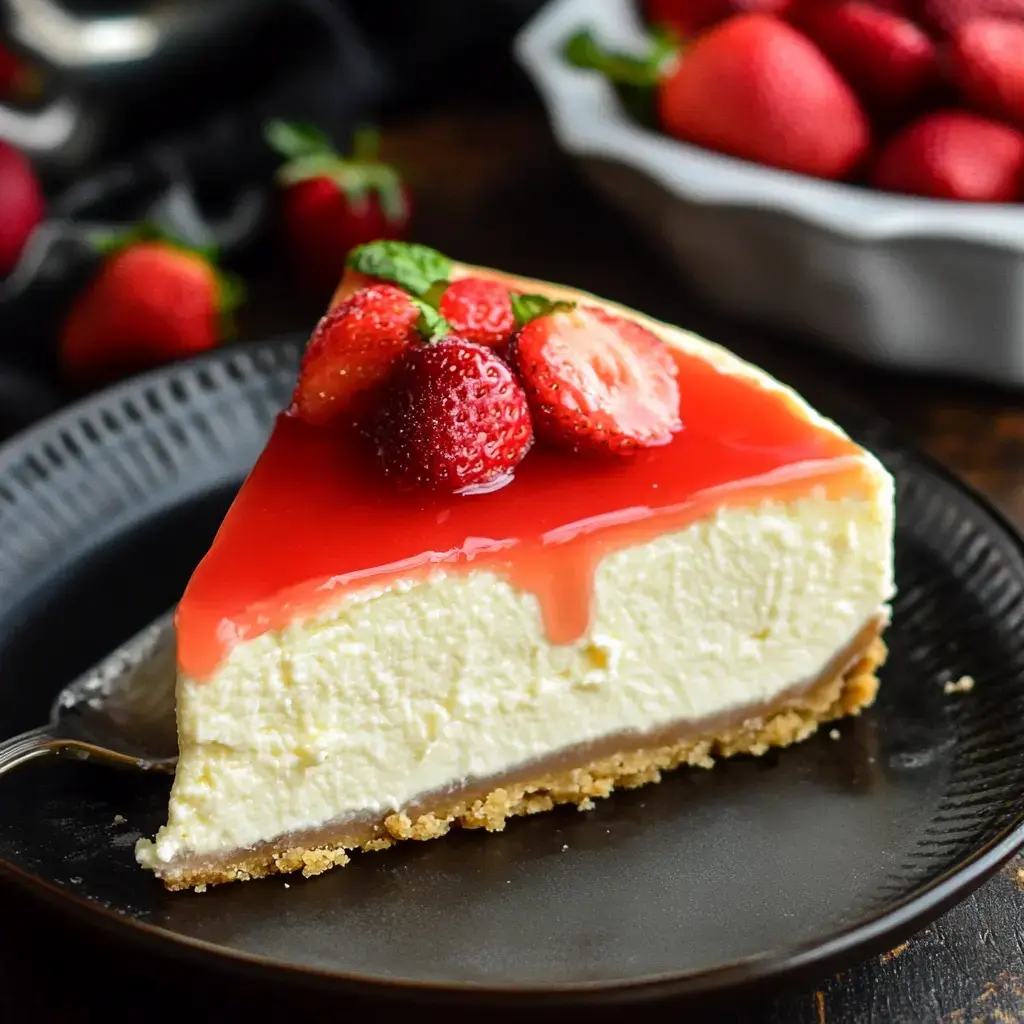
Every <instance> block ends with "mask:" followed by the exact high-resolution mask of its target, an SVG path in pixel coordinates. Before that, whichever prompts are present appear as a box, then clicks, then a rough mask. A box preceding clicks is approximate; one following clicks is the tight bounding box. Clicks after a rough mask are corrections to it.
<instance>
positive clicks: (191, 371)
mask: <svg viewBox="0 0 1024 1024" xmlns="http://www.w3.org/2000/svg"><path fill="white" fill-rule="evenodd" d="M297 353H298V347H297V345H296V344H295V343H294V342H291V343H289V342H273V343H266V344H262V345H255V346H251V347H248V348H235V349H230V350H226V351H223V352H220V353H217V354H215V355H213V356H212V358H206V359H203V360H200V361H198V362H195V363H192V364H190V365H180V366H176V367H173V368H171V369H168V370H166V371H163V372H159V373H156V374H154V375H151V376H148V377H144V378H141V379H139V380H136V381H132V382H129V383H127V384H126V385H123V386H121V387H118V388H116V389H114V390H112V391H109V392H107V393H105V394H103V395H101V396H99V397H98V398H96V399H94V400H91V401H89V402H87V403H85V404H83V405H79V406H77V407H75V408H73V409H71V410H70V411H68V412H66V413H65V414H63V415H61V416H59V417H58V418H56V419H54V420H51V421H50V422H48V423H46V424H44V425H43V426H41V427H39V428H37V429H35V430H32V431H31V432H29V433H27V434H25V435H23V436H22V437H21V438H19V439H18V440H17V441H16V442H14V443H13V444H11V445H9V446H8V447H6V448H5V449H3V450H0V735H2V734H8V733H14V732H17V731H19V730H21V729H24V728H28V727H30V726H33V725H36V724H40V723H41V722H42V721H43V720H44V719H45V717H46V711H47V707H48V705H49V703H50V700H51V698H52V696H53V694H54V693H55V691H56V690H57V689H59V687H60V686H61V685H62V684H64V683H65V682H66V681H68V680H69V679H71V678H72V677H74V676H75V675H77V674H78V673H79V672H80V671H81V670H83V669H85V668H86V667H88V666H89V665H90V664H91V663H92V662H94V661H95V660H97V659H98V658H100V657H101V656H102V655H103V654H104V653H105V652H106V651H107V650H108V649H110V648H111V647H113V646H115V645H116V644H118V643H119V642H121V641H122V640H124V639H125V638H126V637H128V636H130V635H131V634H132V633H134V632H135V631H136V630H137V629H138V628H139V627H141V626H142V625H144V624H145V623H146V622H147V621H149V620H150V619H151V618H153V617H154V616H156V615H157V614H158V613H160V612H161V611H163V610H164V609H165V608H167V607H168V606H169V605H171V604H172V603H173V602H174V600H175V599H176V597H177V595H178V594H179V593H180V591H181V589H182V587H183V585H184V584H185V582H186V580H187V578H188V576H189V573H190V571H191V570H192V568H193V566H194V565H195V563H196V561H197V560H198V559H199V558H200V556H201V555H202V554H203V552H204V551H205V548H206V546H207V544H208V543H209V541H210V538H211V537H212V535H213V532H214V530H215V528H216V526H217V524H218V522H219V520H220V517H221V516H222V514H223V513H224V510H225V509H226V508H227V505H228V502H229V501H230V499H231V496H232V494H233V493H234V491H235V489H236V488H237V486H238V483H239V480H240V479H241V477H242V475H243V473H244V472H245V470H246V469H247V468H248V466H249V465H250V464H251V463H252V461H253V460H254V458H255V456H256V454H257V453H258V451H259V449H260V447H261V445H262V443H263V441H264V439H265V437H266V435H267V432H268V430H269V426H270V422H271V418H272V415H273V413H274V412H275V410H276V409H278V408H279V407H280V406H281V404H282V403H283V402H284V401H285V399H286V396H287V394H288V391H289V388H290V385H291V381H292V379H293V374H294V368H295V364H296V358H297ZM829 411H832V410H831V409H830V410H829ZM841 418H842V420H843V422H844V424H845V426H846V427H847V428H848V429H849V430H850V431H851V433H853V434H854V436H855V437H857V438H858V439H859V440H860V441H861V442H863V443H865V444H867V445H868V446H869V447H871V448H872V449H873V450H875V451H876V452H878V453H879V455H880V456H881V457H882V458H883V459H884V460H885V461H886V463H887V464H888V465H889V467H890V468H891V469H892V471H893V472H894V473H895V475H896V478H897V481H898V488H899V499H898V500H899V527H898V537H897V580H898V583H899V585H900V595H899V598H898V600H897V602H896V608H895V621H894V624H893V626H892V629H891V631H890V633H889V641H890V646H891V657H890V661H889V663H888V665H887V666H886V668H885V671H884V682H883V686H882V690H881V696H880V698H879V701H878V704H877V706H876V707H875V708H874V709H872V710H871V711H870V713H868V714H866V715H865V716H864V717H862V718H861V719H859V720H855V721H848V722H844V723H842V724H841V725H840V726H839V730H838V731H839V737H838V739H832V738H830V737H829V735H828V732H827V731H826V732H823V733H821V734H819V735H818V736H817V737H815V738H814V739H812V740H811V741H809V742H807V743H805V744H802V745H800V746H798V747H795V748H793V749H790V750H786V751H783V752H781V753H774V754H770V755H768V756H766V757H764V758H761V759H757V760H754V759H748V760H743V759H740V760H736V761H733V762H728V763H723V764H721V765H719V766H718V767H716V768H715V770H714V771H712V772H704V771H698V770H682V771H679V772H676V773H675V774H673V775H671V776H670V777H668V778H666V779H665V781H664V782H663V783H662V784H661V785H660V786H653V787H649V788H647V789H641V790H636V791H633V792H624V793H621V794H617V795H616V796H615V797H614V798H613V799H611V800H608V801H604V802H601V803H600V804H599V805H598V806H597V808H596V809H595V810H593V811H591V812H589V813H583V814H581V813H579V812H577V811H575V810H571V809H565V810H558V811H555V812H553V813H549V814H545V815H540V816H538V817H536V818H533V819H527V820H521V821H516V822H514V823H513V824H511V825H510V827H509V828H508V829H507V831H505V832H504V833H502V834H500V835H487V834H484V833H479V832H466V833H460V834H456V835H452V836H450V837H448V838H446V839H444V840H443V841H440V842H431V843H425V844H422V845H420V844H406V845H403V846H401V847H399V848H397V849H395V850H392V851H389V852H388V853H386V854H374V855H365V856H361V857H357V858H355V859H354V861H353V863H352V864H351V865H350V866H348V867H347V868H345V869H344V870H338V871H334V872H331V873H329V874H327V875H324V876H322V877H320V878H317V879H313V880H310V881H303V880H301V879H296V878H289V879H288V880H287V881H285V880H282V879H270V880H267V881H263V882H258V883H252V884H249V885H232V886H226V887H223V888H220V889H214V890H211V891H210V892H207V893H206V894H204V895H201V896H200V895H195V894H192V893H182V894H173V895H172V894H167V893H165V892H164V890H163V889H162V888H161V887H160V886H159V885H158V884H157V883H156V882H155V881H154V880H153V879H152V877H151V876H149V875H148V874H145V873H143V872H142V871H140V870H139V869H138V868H137V867H136V866H135V863H134V860H133V856H132V847H133V846H134V843H135V840H136V839H137V838H138V837H139V836H140V835H146V836H149V835H151V834H152V833H153V832H154V830H155V829H156V828H157V826H158V825H159V824H160V823H161V821H162V820H163V816H164V813H165V807H166V799H167V790H168V780H167V779H166V777H163V778H161V777H157V776H146V775H142V774H138V775H136V774H130V773H126V772H119V771H116V770H114V769H109V768H103V767H101V766H97V765H90V764H80V763H74V762H69V761H63V760H54V761H52V762H49V761H42V762H34V763H32V764H30V765H28V766H26V767H25V768H23V769H20V770H19V771H17V772H15V773H13V774H12V775H10V776H8V777H7V778H5V779H4V780H3V781H2V783H0V823H2V824H0V867H2V868H3V869H4V870H5V871H6V872H7V873H9V874H11V875H13V876H14V877H16V878H18V879H20V880H22V881H24V882H26V883H27V884H29V885H30V886H32V887H34V888H35V889H36V890H37V891H38V892H39V893H40V894H48V895H50V896H52V897H54V898H56V899H58V900H60V901H62V902H63V903H64V905H66V906H67V907H68V908H69V909H72V908H74V909H77V910H79V911H80V912H83V913H85V914H87V915H88V916H90V917H92V918H93V919H94V920H95V921H96V922H98V923H100V922H102V923H106V924H108V925H111V926H114V927H116V928H120V929H121V931H122V932H123V933H124V934H125V935H126V936H128V937H131V936H134V937H135V938H139V939H142V938H147V937H148V938H150V939H153V940H163V942H164V947H165V948H166V949H167V950H172V949H175V948H177V950H178V951H179V952H191V953H193V954H196V955H201V956H206V957H208V958H217V957H220V958H221V962H222V963H223V964H225V965H228V964H233V965H234V966H235V967H249V968H251V969H256V970H263V971H268V970H277V971H281V972H286V973H288V974H289V975H290V976H291V977H292V978H293V979H296V978H297V979H298V980H300V981H308V982H309V983H314V982H320V983H328V984H331V983H334V984H340V983H360V984H364V985H375V986H378V987H379V988H380V987H383V988H385V989H387V990H390V991H391V992H395V991H396V990H408V988H409V987H410V986H411V987H415V988H418V989H420V990H427V991H432V992H434V993H444V994H447V995H452V994H460V993H461V994H463V995H466V994H468V995H470V996H476V997H481V996H484V995H486V994H488V993H491V994H504V995H505V996H511V995H518V996H519V997H524V998H525V997H560V998H576V999H588V998H589V999H597V998H601V999H607V998H620V999H621V998H631V997H640V996H647V995H654V994H666V993H669V992H671V993H675V994H677V995H679V994H688V995H694V994H699V993H706V992H708V991H711V990H714V989H721V988H725V987H732V988H735V987H737V986H743V985H746V984H750V983H753V982H759V981H763V980H765V979H770V978H776V977H778V976H781V975H782V974H790V973H793V972H795V971H799V970H805V971H817V972H822V971H824V970H825V969H826V966H833V965H835V964H836V963H837V961H839V960H841V959H843V958H851V957H855V956H866V955H868V954H870V953H872V952H878V951H881V950H883V949H885V948H887V947H889V946H892V945H895V944H896V943H897V942H899V941H900V940H901V939H902V938H904V937H906V936H907V935H908V934H909V933H911V932H912V931H913V930H915V929H916V928H918V927H920V926H921V925H922V924H923V923H924V922H925V921H926V920H927V919H929V918H930V917H933V916H935V915H936V914H937V913H938V912H939V911H940V910H942V909H944V908H945V907H947V906H948V905H950V904H951V903H952V902H953V901H955V900H957V899H960V898H962V897H963V896H964V895H965V894H966V893H967V892H968V891H969V890H970V889H972V888H973V887H974V886H976V885H978V883H979V882H980V881H981V880H982V879H983V878H984V877H986V876H987V875H988V874H990V873H991V872H993V871H994V870H995V869H996V868H997V867H998V866H999V864H1000V863H1002V861H1003V860H1005V859H1006V858H1008V857H1009V856H1010V855H1011V853H1013V852H1014V850H1015V849H1016V847H1017V846H1018V845H1019V844H1020V842H1021V841H1022V839H1024V831H1022V825H1021V821H1022V812H1024V730H1022V728H1021V726H1022V722H1024V559H1022V545H1021V541H1020V540H1019V539H1018V538H1017V537H1016V536H1015V535H1014V534H1013V532H1012V531H1011V530H1009V529H1008V528H1007V526H1006V525H1005V524H1004V523H1003V522H1002V521H1001V520H1000V519H999V518H998V516H997V515H996V514H995V513H994V512H992V511H991V510H990V509H989V508H987V507H986V506H985V505H984V504H983V503H982V502H981V501H980V500H979V499H978V498H976V497H975V496H973V495H972V494H970V493H968V492H967V491H966V490H965V488H964V487H963V486H962V485H960V484H958V483H956V482H955V481H953V480H952V479H951V478H950V477H949V476H948V475H946V474H945V473H944V472H943V471H942V470H940V469H938V468H936V467H935V466H933V465H932V464H931V463H929V462H928V461H926V460H923V459H922V458H921V457H919V456H917V455H915V454H914V453H913V452H911V451H909V450H908V449H907V448H906V447H905V446H904V445H902V444H901V443H900V441H899V440H898V439H897V438H895V437H894V436H893V435H892V434H891V432H890V431H889V429H888V428H887V427H886V426H885V425H884V424H882V423H879V422H877V421H875V420H874V419H872V418H870V417H868V416H866V415H865V414H864V413H862V412H861V413H854V412H847V413H844V414H841ZM257 557H258V556H257ZM963 674H970V675H971V676H973V677H974V679H975V680H976V681H977V685H976V686H975V688H974V690H973V691H972V692H970V693H964V694H946V693H945V692H944V688H943V684H944V682H946V681H949V680H953V679H956V678H958V677H959V676H961V675H963ZM115 816H120V817H123V818H124V819H125V821H124V822H123V823H120V824H118V823H116V822H118V821H120V817H117V818H115Z"/></svg>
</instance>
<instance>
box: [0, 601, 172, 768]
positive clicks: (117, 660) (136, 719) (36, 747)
mask: <svg viewBox="0 0 1024 1024" xmlns="http://www.w3.org/2000/svg"><path fill="white" fill-rule="evenodd" d="M176 653H177V650H176V645H175V636H174V616H173V612H167V613H165V614H164V615H162V616H160V617H159V618H158V619H156V620H155V621H154V622H152V623H150V625H148V626H147V627H146V628H145V629H143V630H141V631H140V632H139V633H137V634H136V635H135V636H133V637H132V638H131V639H130V640H128V641H127V642H126V643H124V644H122V645H121V646H120V647H118V648H117V649H116V650H115V651H113V652H112V653H111V654H109V655H107V656H106V657H105V658H104V659H103V660H102V661H100V662H99V663H98V664H97V665H95V666H94V667H93V668H91V669H90V670H89V671H87V672H85V673H84V674H83V675H81V676H79V677H78V679H76V680H75V681H74V682H73V683H71V684H70V685H68V686H66V687H65V688H64V689H63V690H61V692H60V693H59V694H58V696H57V699H56V700H55V701H54V703H53V707H52V709H51V711H50V720H49V722H48V723H47V724H46V725H44V726H41V727H40V728H38V729H30V730H29V731H28V732H23V733H21V734H20V735H18V736H13V737H12V738H11V739H9V740H5V741H2V742H0V775H3V774H4V773H5V772H7V771H9V770H10V769H12V768H15V767H17V766H18V765H20V764H24V763H25V762H27V761H31V760H33V759H34V758H37V757H42V756H43V755H44V754H61V755H64V756H71V757H77V758H81V759H89V760H92V759H95V760H97V761H102V762H105V763H108V764H114V765H118V766H120V767H125V768H139V769H142V770H157V771H168V772H173V771H174V765H175V763H176V762H177V759H178V757H177V755H178V737H177V729H176V723H175V717H174V686H175V679H176V672H175V665H176V660H177V659H176Z"/></svg>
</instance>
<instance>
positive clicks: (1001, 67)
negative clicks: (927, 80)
mask: <svg viewBox="0 0 1024 1024" xmlns="http://www.w3.org/2000/svg"><path fill="white" fill-rule="evenodd" d="M949 63H950V71H951V73H952V76H953V79H954V80H955V82H956V84H957V86H959V88H960V91H961V93H962V94H963V96H964V98H965V99H966V100H967V101H968V102H969V103H971V104H972V105H973V106H975V107H977V108H978V109H979V110H982V111H984V112H985V113H986V114H991V115H992V116H993V117H997V118H1001V119H1003V120H1006V121H1010V122H1011V123H1014V124H1018V125H1024V22H1020V23H1019V24H1018V23H1016V22H1012V21H999V20H997V19H995V18H979V19H978V20H977V21H969V22H967V23H966V24H964V25H962V26H961V27H960V28H959V29H957V31H956V34H955V35H954V36H953V41H952V44H951V46H950V52H949Z"/></svg>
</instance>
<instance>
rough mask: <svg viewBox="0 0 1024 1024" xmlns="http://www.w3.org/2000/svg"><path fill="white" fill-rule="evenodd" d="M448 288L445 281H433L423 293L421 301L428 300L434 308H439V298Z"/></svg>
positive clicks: (442, 296)
mask: <svg viewBox="0 0 1024 1024" xmlns="http://www.w3.org/2000/svg"><path fill="white" fill-rule="evenodd" d="M447 290H448V282H447V281H435V282H434V283H433V284H432V285H431V286H430V287H429V288H428V289H427V290H426V291H425V292H424V293H423V301H424V302H428V303H429V304H430V305H431V306H433V307H434V309H440V308H441V299H442V298H444V293H445V292H446V291H447Z"/></svg>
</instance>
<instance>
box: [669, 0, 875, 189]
mask: <svg viewBox="0 0 1024 1024" xmlns="http://www.w3.org/2000/svg"><path fill="white" fill-rule="evenodd" d="M658 109H659V112H660V116H661V121H662V124H663V125H664V127H665V130H666V131H667V132H668V133H669V134H670V135H675V136H676V137H677V138H680V139H685V140H686V141H687V142H694V143H696V144H697V145H701V146H706V147H707V148H708V149H714V150H718V151H720V152H722V153H728V154H730V155H731V156H736V157H741V158H742V159H745V160H753V161H754V162H756V163H761V164H768V165H769V166H772V167H779V168H782V169H784V170H789V171H798V172H800V173H803V174H810V175H814V176H815V177H821V178H844V177H846V176H847V175H848V174H849V173H850V172H851V171H852V170H853V168H854V167H855V166H856V165H857V163H858V162H859V161H860V160H861V158H862V157H863V156H864V154H865V152H866V150H867V147H868V141H869V130H868V125H867V121H866V119H865V117H864V114H863V111H862V110H861V108H860V104H859V103H858V102H857V98H856V97H855V96H854V94H853V92H852V91H851V90H850V87H849V86H848V85H847V84H846V83H845V82H844V81H843V80H842V79H841V78H840V77H839V75H838V73H837V72H836V70H835V69H834V68H833V67H832V65H831V64H829V62H828V61H827V60H826V59H825V57H824V55H823V54H822V52H821V51H820V50H819V49H818V48H817V47H816V46H815V45H814V44H813V43H812V42H810V40H808V39H807V38H806V37H805V36H804V35H802V34H801V33H799V32H798V31H796V29H794V28H792V27H790V26H789V25H787V24H785V23H784V22H782V21H779V20H778V19H777V18H772V17H769V16H768V15H764V14H746V15H740V16H738V17H735V18H731V19H730V20H729V21H727V22H725V23H724V24H722V25H719V26H718V28H715V29H712V30H711V31H710V32H708V33H707V34H706V35H704V36H701V38H700V39H698V40H697V42H696V43H694V45H693V47H692V48H691V49H690V50H689V51H688V52H687V53H686V54H685V55H684V56H683V58H682V59H681V60H680V61H679V63H678V65H677V67H676V69H675V70H674V71H673V72H672V73H670V74H669V76H668V77H667V78H665V79H664V80H663V81H662V82H661V87H660V90H659V96H658Z"/></svg>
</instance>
